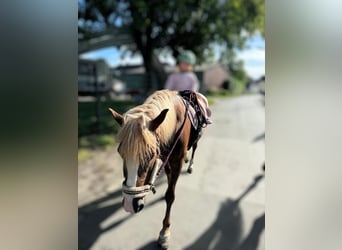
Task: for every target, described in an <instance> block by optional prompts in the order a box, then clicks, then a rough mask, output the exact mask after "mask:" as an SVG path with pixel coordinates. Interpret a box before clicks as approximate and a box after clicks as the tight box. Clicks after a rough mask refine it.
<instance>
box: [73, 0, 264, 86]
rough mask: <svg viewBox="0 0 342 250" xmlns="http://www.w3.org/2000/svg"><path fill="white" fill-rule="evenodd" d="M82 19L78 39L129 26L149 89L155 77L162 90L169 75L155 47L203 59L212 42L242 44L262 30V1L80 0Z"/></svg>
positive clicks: (235, 46)
mask: <svg viewBox="0 0 342 250" xmlns="http://www.w3.org/2000/svg"><path fill="white" fill-rule="evenodd" d="M78 19H79V25H78V30H79V39H80V40H86V39H89V38H91V37H96V36H99V35H101V34H104V33H106V31H108V30H110V28H112V27H127V29H128V30H129V32H130V34H131V36H132V38H133V41H134V45H135V47H131V49H132V50H133V52H139V53H140V54H141V55H142V58H143V61H144V67H145V70H146V76H147V83H148V84H149V85H148V89H151V88H152V85H151V82H152V79H153V78H156V79H157V82H158V83H159V85H158V87H159V88H161V87H162V86H163V83H164V81H165V77H166V75H165V72H164V70H163V67H162V65H161V63H160V62H159V60H158V57H157V56H156V54H155V51H156V50H168V51H170V52H172V55H173V56H174V57H176V56H177V55H178V53H179V50H180V49H191V50H192V51H194V53H195V54H196V56H197V58H198V62H203V61H205V60H206V56H208V55H209V54H210V53H212V50H213V44H220V45H221V46H223V47H225V48H227V50H229V51H232V50H233V49H234V48H242V47H243V46H244V42H245V40H246V39H247V38H248V36H250V35H251V34H253V32H255V31H256V30H259V31H261V33H262V34H264V0H199V1H195V0H165V1H162V0H84V1H81V0H79V12H78Z"/></svg>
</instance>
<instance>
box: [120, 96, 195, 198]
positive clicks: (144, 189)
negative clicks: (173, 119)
mask: <svg viewBox="0 0 342 250" xmlns="http://www.w3.org/2000/svg"><path fill="white" fill-rule="evenodd" d="M182 101H183V104H184V105H185V112H184V120H183V123H182V125H181V127H180V128H179V129H178V131H177V133H176V134H178V135H177V137H176V140H175V141H174V143H173V145H172V148H171V150H170V151H169V153H168V155H167V156H166V158H165V160H164V161H162V160H161V156H160V155H159V158H158V159H157V160H156V162H155V164H154V166H153V170H152V173H151V176H150V180H149V182H148V184H146V185H144V186H140V187H128V186H126V185H125V184H124V183H122V193H123V195H128V196H130V197H132V198H142V197H144V196H145V195H147V194H148V193H149V192H150V191H152V192H153V194H155V193H156V188H155V186H154V182H155V180H156V179H157V178H158V177H159V175H160V173H161V171H162V170H163V169H164V168H165V166H166V164H167V163H168V161H169V158H170V156H171V154H172V152H173V150H174V149H175V147H176V144H177V142H178V141H179V139H180V137H181V135H182V132H183V129H184V125H185V121H186V117H187V114H188V109H189V102H186V101H185V100H184V99H183V98H182ZM156 139H157V143H158V144H160V141H159V137H158V136H157V135H156ZM158 165H160V166H159V167H158Z"/></svg>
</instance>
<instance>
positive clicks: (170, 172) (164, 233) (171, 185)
mask: <svg viewBox="0 0 342 250" xmlns="http://www.w3.org/2000/svg"><path fill="white" fill-rule="evenodd" d="M182 161H183V159H181V160H179V161H177V163H175V162H172V163H171V164H172V166H170V164H169V166H168V167H169V168H165V172H166V175H167V178H168V188H167V190H166V193H165V201H166V213H165V217H164V220H163V228H162V230H161V231H160V233H159V238H158V243H159V244H160V246H161V247H162V248H163V249H167V248H168V247H169V241H170V225H171V223H170V211H171V206H172V203H173V202H174V200H175V187H176V183H177V180H178V177H179V174H180V171H181V166H182Z"/></svg>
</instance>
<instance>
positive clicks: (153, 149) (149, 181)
mask: <svg viewBox="0 0 342 250" xmlns="http://www.w3.org/2000/svg"><path fill="white" fill-rule="evenodd" d="M190 92H191V91H190ZM191 93H192V94H193V96H195V97H194V98H196V97H197V99H198V100H200V101H201V102H202V103H204V104H205V111H204V112H203V114H206V115H207V117H208V116H210V110H209V108H208V103H207V100H206V98H205V97H204V96H203V95H201V94H199V93H197V92H191ZM189 107H190V104H189V102H188V101H186V100H184V98H183V97H182V96H181V95H180V94H179V92H177V91H170V90H160V91H156V92H155V93H153V94H152V95H151V96H149V97H148V98H147V99H146V101H145V102H144V103H143V104H142V105H139V106H136V107H134V108H132V109H130V110H128V111H127V112H126V113H125V114H124V115H121V114H119V113H117V112H116V111H114V110H113V109H109V110H110V111H111V112H112V114H113V116H114V118H115V120H116V121H117V122H118V123H119V125H120V126H121V128H120V131H119V133H118V140H119V143H120V144H119V146H118V152H119V154H120V156H121V157H122V159H123V173H124V178H125V180H124V182H123V184H122V193H123V206H124V209H125V210H126V211H127V212H130V213H138V212H139V211H141V210H142V209H143V207H144V197H145V196H146V195H147V194H148V193H149V192H150V191H153V192H155V189H154V188H155V187H154V185H153V183H154V181H155V179H156V178H157V177H158V175H159V173H160V171H161V170H162V169H164V170H165V173H166V176H167V180H168V187H167V190H166V193H165V201H166V213H165V217H164V220H163V227H162V229H161V231H160V234H159V239H158V243H159V244H160V245H161V247H162V248H164V249H167V248H168V245H169V239H170V210H171V206H172V203H173V201H174V200H175V186H176V182H177V179H178V177H179V175H180V172H181V168H182V165H183V161H184V160H187V159H186V154H187V150H189V149H190V148H191V146H192V147H193V152H192V157H193V154H194V149H196V147H197V141H198V139H199V136H196V130H195V129H194V127H193V126H192V123H191V120H190V119H189V116H188V114H187V113H188V112H187V111H188V110H189V109H190V108H189ZM203 117H205V116H203ZM209 123H211V122H210V119H205V121H204V122H203V123H202V124H201V123H199V125H201V126H198V128H199V130H200V128H202V127H204V126H205V125H206V124H209ZM198 128H197V131H198ZM198 134H199V133H198ZM198 134H197V135H198ZM191 163H192V159H191ZM188 172H190V171H189V169H188Z"/></svg>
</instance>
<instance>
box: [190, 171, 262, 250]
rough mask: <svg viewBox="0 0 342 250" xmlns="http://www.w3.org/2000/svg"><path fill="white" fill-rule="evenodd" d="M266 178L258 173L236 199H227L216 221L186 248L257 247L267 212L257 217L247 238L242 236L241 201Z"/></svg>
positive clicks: (230, 249)
mask: <svg viewBox="0 0 342 250" xmlns="http://www.w3.org/2000/svg"><path fill="white" fill-rule="evenodd" d="M263 178H264V175H263V174H260V175H257V176H256V177H255V178H254V180H253V182H252V183H251V185H250V186H249V187H248V188H247V189H246V190H245V191H244V192H243V193H242V194H241V195H240V196H239V197H238V198H237V199H235V200H232V199H227V200H226V201H225V202H223V204H222V205H221V208H220V211H219V212H218V215H217V218H216V220H215V222H214V223H213V224H212V225H211V226H210V227H209V228H208V229H207V230H206V231H205V232H204V233H203V234H202V235H201V236H200V237H199V238H198V239H197V240H196V241H195V242H194V243H192V244H191V245H190V246H188V247H186V248H185V249H186V250H195V249H196V250H200V249H203V250H204V249H215V250H223V249H224V250H227V249H228V250H252V249H257V247H258V243H259V238H260V234H261V233H262V231H263V230H264V228H265V220H264V219H265V214H263V215H261V216H260V217H258V218H257V219H255V221H254V223H253V226H252V229H251V231H250V232H249V234H248V236H247V237H246V238H245V239H241V237H242V235H241V234H242V214H241V209H240V207H239V203H240V201H241V200H242V198H243V197H245V196H246V195H247V194H248V193H249V192H250V191H251V190H253V189H254V188H255V187H256V185H257V183H258V182H259V181H260V180H262V179H263Z"/></svg>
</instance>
